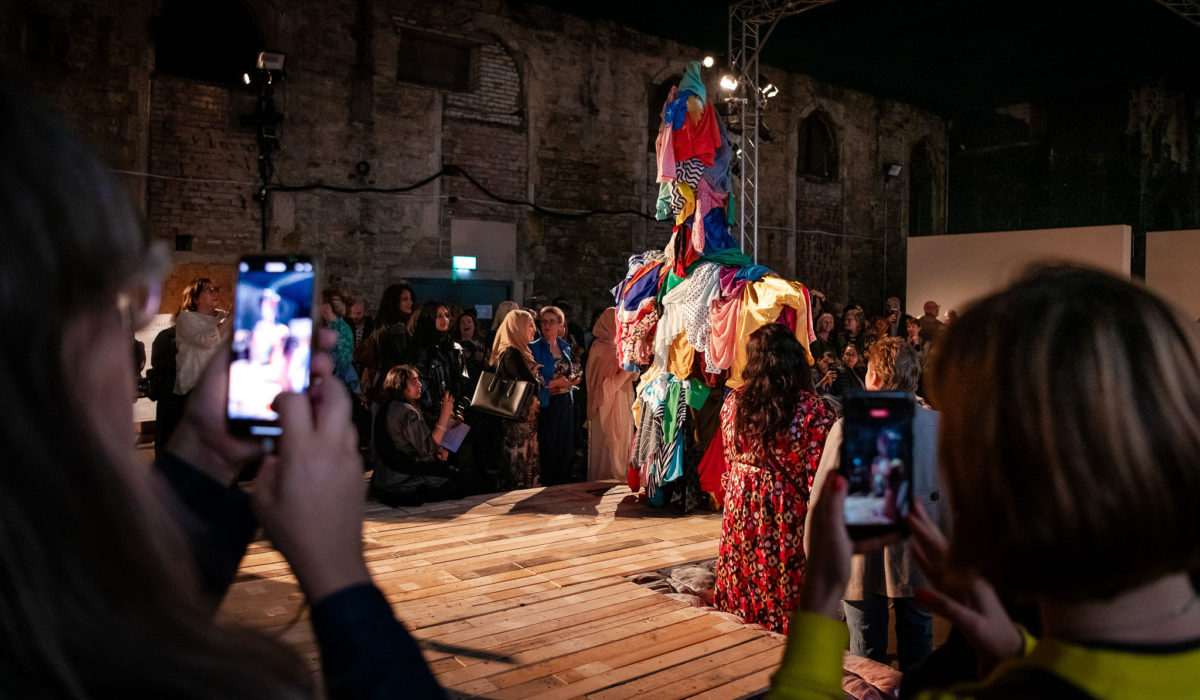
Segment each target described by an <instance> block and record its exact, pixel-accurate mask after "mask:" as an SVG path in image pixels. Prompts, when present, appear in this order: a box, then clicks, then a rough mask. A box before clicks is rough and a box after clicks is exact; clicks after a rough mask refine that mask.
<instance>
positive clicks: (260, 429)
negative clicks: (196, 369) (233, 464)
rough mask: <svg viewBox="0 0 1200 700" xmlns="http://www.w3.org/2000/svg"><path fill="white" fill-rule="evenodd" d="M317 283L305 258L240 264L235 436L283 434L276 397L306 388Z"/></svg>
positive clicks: (232, 371)
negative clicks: (275, 409)
mask: <svg viewBox="0 0 1200 700" xmlns="http://www.w3.org/2000/svg"><path fill="white" fill-rule="evenodd" d="M315 280H316V270H315V268H314V267H313V262H312V259H311V258H310V257H309V256H306V255H247V256H244V257H243V258H242V259H241V260H240V261H239V262H238V277H237V292H236V294H235V299H234V304H235V306H234V327H233V348H232V352H231V353H230V358H229V399H228V402H227V404H226V407H227V408H226V415H227V418H228V421H229V427H230V430H231V431H232V432H233V433H234V434H235V435H244V436H255V437H271V436H275V435H279V434H281V433H282V432H283V429H282V428H281V427H280V425H279V415H278V414H277V413H275V411H274V410H272V408H271V405H272V404H273V403H274V401H275V397H276V396H278V395H279V394H280V393H283V392H302V391H304V390H305V389H307V388H308V380H309V360H310V359H311V358H312V348H313V328H314V324H313V309H314V304H313V301H314V293H315V284H314V282H315Z"/></svg>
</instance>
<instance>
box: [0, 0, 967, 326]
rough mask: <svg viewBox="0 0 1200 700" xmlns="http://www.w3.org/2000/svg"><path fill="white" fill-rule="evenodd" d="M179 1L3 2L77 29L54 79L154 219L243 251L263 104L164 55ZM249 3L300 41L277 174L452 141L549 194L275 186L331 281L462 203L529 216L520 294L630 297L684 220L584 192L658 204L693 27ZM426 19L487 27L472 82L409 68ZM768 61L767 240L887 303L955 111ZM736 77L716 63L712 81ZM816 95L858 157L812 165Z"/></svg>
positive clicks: (306, 0)
mask: <svg viewBox="0 0 1200 700" xmlns="http://www.w3.org/2000/svg"><path fill="white" fill-rule="evenodd" d="M174 1H178V0H174ZM162 6H163V3H161V2H152V1H151V0H131V1H129V2H119V3H118V2H115V0H114V1H112V2H101V1H99V0H93V1H92V2H86V1H85V0H46V1H45V2H42V3H39V4H37V6H36V8H35V7H34V6H33V5H24V6H18V7H12V8H10V9H8V10H5V11H0V13H2V14H0V19H2V20H3V22H2V24H3V25H4V26H7V27H9V30H8V31H9V33H10V34H12V33H14V32H16V33H17V34H18V35H19V33H20V28H21V27H22V26H25V23H27V22H28V21H29V19H28V18H29V16H30V15H31V14H39V15H46V16H49V17H50V18H51V19H52V20H53V21H54V22H57V23H59V24H60V25H61V27H62V29H63V31H64V32H65V34H66V35H67V36H69V38H70V41H69V42H68V44H67V46H66V48H65V49H63V54H64V55H63V56H62V57H60V58H54V59H52V60H48V61H47V60H39V61H34V63H35V64H36V65H34V66H33V68H32V69H31V72H30V75H31V78H32V79H33V83H34V84H35V86H36V87H37V89H38V90H39V91H40V92H41V93H42V94H43V95H44V97H45V98H46V99H47V100H48V101H49V102H51V103H52V105H54V106H55V107H57V108H58V109H59V110H60V111H62V112H63V113H64V114H65V115H66V116H67V118H68V119H69V120H70V121H71V122H72V123H73V124H75V125H76V126H77V127H78V128H80V129H81V130H82V131H84V132H85V133H86V134H87V135H88V136H89V137H91V138H93V139H94V140H96V141H97V142H98V144H99V146H100V148H101V149H102V150H103V152H104V153H105V154H106V155H107V156H108V157H110V158H111V159H112V160H113V162H114V164H115V165H116V166H117V167H118V168H119V169H122V170H126V171H129V172H132V173H138V175H134V176H129V178H130V180H131V183H132V184H133V186H134V187H135V194H136V196H138V198H139V200H140V201H141V202H142V203H143V204H144V206H145V209H146V212H147V221H148V224H149V227H150V231H151V233H152V235H153V236H155V237H156V238H160V239H163V240H165V241H168V242H169V243H171V244H172V245H175V244H177V243H178V245H177V246H176V247H177V252H176V256H177V260H178V261H179V262H180V263H182V264H188V265H218V264H222V263H229V262H232V261H233V260H234V259H235V258H236V256H237V255H238V254H240V253H243V252H253V251H255V250H257V249H258V247H259V241H260V227H261V221H262V219H261V217H260V210H259V202H258V201H257V200H256V199H255V185H254V183H255V182H256V180H257V177H258V148H257V146H256V144H255V139H254V132H253V130H252V129H250V128H247V127H245V126H242V123H241V120H240V116H241V115H243V114H249V113H251V112H253V111H254V109H255V98H256V95H255V92H254V90H253V89H250V88H244V87H242V86H238V85H236V84H221V85H214V84H211V83H204V82H199V81H195V80H189V79H184V78H178V77H173V76H170V75H166V74H163V73H160V72H156V66H155V64H154V55H155V54H154V43H153V42H154V37H155V36H156V21H157V17H158V13H159V12H160V11H161V7H162ZM246 6H247V7H248V9H249V10H250V12H251V14H252V15H253V16H254V18H255V20H256V23H257V25H258V28H259V30H260V31H261V34H262V37H263V41H264V44H265V46H266V47H269V48H271V49H275V50H280V51H283V52H285V53H286V54H287V55H288V63H287V76H286V78H285V79H284V80H283V81H281V82H279V83H278V84H277V85H276V87H275V91H274V99H275V103H276V107H277V108H278V110H279V111H280V112H282V113H283V114H284V115H285V120H284V122H283V124H282V125H281V127H280V129H279V138H278V144H279V150H278V151H277V152H276V153H274V155H273V159H272V160H273V165H274V172H273V179H272V183H273V184H278V185H287V186H292V187H295V186H306V185H326V186H335V187H340V188H351V189H357V190H368V189H389V188H397V187H400V186H404V185H409V184H411V183H414V182H417V181H419V180H422V179H423V178H426V177H428V176H430V175H433V174H435V173H438V172H439V171H440V170H441V169H442V166H443V164H445V165H452V166H457V167H459V168H461V169H463V170H465V171H466V172H467V173H469V174H470V175H471V176H472V177H473V178H475V179H476V180H477V181H478V183H479V184H480V185H481V186H482V187H483V188H485V189H486V190H488V191H489V192H490V193H491V194H493V195H495V196H496V197H499V198H503V199H506V200H512V201H513V202H533V203H535V204H536V205H538V206H539V207H541V208H542V209H541V210H535V209H534V208H532V207H530V206H527V205H524V204H517V203H501V202H497V201H495V200H494V199H492V198H491V197H489V196H488V195H486V194H484V193H483V192H482V191H481V190H480V189H478V188H477V187H476V186H475V185H473V184H471V183H470V182H468V181H467V179H466V178H465V177H463V176H461V175H447V176H445V177H441V178H438V179H434V180H433V181H432V182H430V183H429V184H427V185H425V186H424V187H421V188H417V189H413V190H410V191H406V192H392V193H384V192H367V191H358V192H349V193H348V192H336V191H329V190H327V189H300V190H295V191H276V192H272V194H271V196H270V201H269V206H268V210H267V211H268V217H267V219H268V247H269V248H271V249H284V250H306V251H311V252H313V253H315V254H316V256H317V258H318V259H319V261H320V262H322V263H323V265H324V267H323V269H324V270H325V273H326V275H327V277H328V280H329V281H331V282H338V283H342V284H345V285H347V286H349V287H351V288H352V289H355V290H357V291H360V292H362V293H364V294H366V295H367V296H368V298H369V299H373V298H377V297H378V295H379V293H380V292H381V291H382V289H383V288H384V287H385V286H386V285H387V284H388V283H390V282H392V281H394V280H395V279H397V278H398V277H404V276H408V277H436V278H448V277H450V276H451V270H450V255H451V253H450V229H451V224H452V222H453V221H455V220H456V219H475V220H485V221H500V222H508V223H511V224H514V225H515V226H516V231H517V240H516V247H517V255H516V261H517V262H516V266H515V269H511V270H507V271H500V272H496V273H494V274H496V275H499V276H501V277H503V278H504V279H506V280H508V281H510V282H512V283H513V284H514V294H515V295H517V296H528V295H535V294H536V295H539V296H546V297H555V296H560V295H561V296H566V297H567V298H568V299H569V300H570V301H571V302H572V304H573V305H574V306H575V308H576V309H578V310H581V311H583V310H588V311H589V312H590V310H591V309H595V308H599V307H602V306H604V305H607V304H608V303H609V302H610V301H611V299H610V297H608V289H609V288H611V287H612V286H613V284H615V283H616V282H617V281H618V280H619V279H620V278H621V277H622V276H623V274H624V271H625V260H626V258H627V256H628V255H629V254H630V253H632V252H636V251H641V250H645V249H647V248H650V247H657V246H661V245H663V244H664V243H665V242H666V240H667V237H668V236H669V235H670V230H669V227H668V226H667V225H666V224H664V223H661V222H653V221H649V220H647V219H646V218H645V217H643V216H638V215H635V214H629V213H617V214H595V215H590V216H582V217H579V216H576V215H578V214H581V213H586V212H589V211H594V210H616V211H620V210H633V211H634V212H645V213H649V212H652V211H653V206H654V201H655V198H656V195H657V188H656V187H655V186H654V184H653V180H654V173H653V159H652V158H648V157H647V154H648V153H650V152H651V151H652V141H651V138H650V135H649V133H648V131H647V128H646V125H647V122H648V114H647V112H648V110H650V109H653V110H654V111H657V109H658V108H659V107H658V106H653V107H649V106H648V101H649V96H650V94H651V91H652V90H654V88H655V87H656V86H657V85H659V84H660V83H662V82H663V81H664V80H667V79H670V78H671V77H672V76H675V75H678V74H679V73H681V72H682V70H683V67H684V66H685V64H686V63H687V62H688V61H689V60H693V59H696V58H698V57H699V55H700V52H699V50H698V49H695V48H692V47H688V46H684V45H682V44H679V43H676V42H673V41H668V40H663V39H659V38H655V37H650V36H647V35H645V34H641V33H638V32H635V31H633V30H630V29H627V28H624V27H621V26H617V25H616V24H613V23H611V22H604V21H601V22H591V21H587V20H583V19H580V18H577V17H574V16H571V15H567V14H563V13H561V12H557V11H553V10H549V9H546V8H542V7H538V6H535V5H527V4H517V3H505V2H501V1H499V0H447V1H446V2H440V3H426V2H405V1H401V0H390V1H388V0H332V1H329V0H326V1H324V2H320V3H317V2H312V1H311V0H297V1H296V2H290V3H281V2H275V1H273V0H247V2H246ZM38 21H41V20H38ZM714 21H720V22H724V18H721V17H715V18H714ZM414 31H419V32H420V33H422V34H423V35H427V36H435V37H436V36H441V37H445V39H446V40H447V41H453V42H458V43H460V44H463V45H466V46H468V47H469V51H470V60H471V64H472V74H471V75H472V78H471V81H470V85H469V89H468V90H467V91H465V92H452V91H446V90H441V89H437V88H432V87H427V86H424V85H418V84H413V83H409V82H402V81H399V80H397V56H398V53H399V51H400V47H401V42H402V41H404V37H405V33H406V32H410V33H411V32H414ZM18 38H19V37H18ZM5 46H6V47H7V48H8V51H9V53H10V56H15V57H16V58H17V59H18V60H19V59H21V58H30V56H28V55H27V54H28V52H27V51H26V52H25V54H23V53H22V52H23V51H25V50H24V49H23V45H22V43H21V42H20V41H16V42H14V41H13V40H12V37H11V36H10V37H8V41H6V42H5ZM34 58H36V57H34ZM247 68H249V66H247ZM764 72H765V73H767V74H768V75H769V77H770V79H771V81H772V82H774V83H775V84H777V85H779V86H780V87H781V92H780V95H779V96H778V97H776V98H774V99H773V100H771V102H770V104H769V105H768V109H767V112H766V113H765V115H764V121H765V123H766V124H767V125H768V127H769V128H770V130H771V132H772V140H771V141H770V142H768V143H764V146H763V150H762V152H761V161H760V180H761V189H760V205H759V224H760V247H759V253H760V255H759V257H760V262H762V263H764V264H766V265H768V266H770V267H772V268H774V269H776V270H778V271H779V272H781V273H783V274H785V275H788V276H793V277H795V278H797V279H799V280H801V281H802V282H805V283H806V284H808V285H809V286H810V287H814V288H818V289H821V290H822V291H824V292H825V293H826V294H827V295H828V296H829V297H830V298H831V299H839V300H844V301H855V302H858V303H863V304H867V305H869V306H878V305H880V304H881V303H882V300H883V298H884V297H886V296H887V295H888V294H891V293H902V292H903V280H904V259H903V258H904V255H903V251H904V241H905V240H906V228H907V225H908V223H907V222H908V216H907V213H906V212H907V209H906V207H907V201H908V199H907V194H906V192H907V181H906V173H907V168H906V169H905V174H902V175H901V176H900V177H898V178H891V179H889V178H886V177H885V176H884V174H883V171H884V166H885V165H886V164H888V163H892V162H896V163H900V164H903V165H907V159H908V157H909V154H911V153H912V150H913V147H914V145H915V144H916V143H918V142H920V141H925V142H926V143H927V144H928V147H929V150H930V153H931V155H932V160H933V161H934V166H935V167H934V169H935V173H936V178H935V182H936V183H937V184H938V186H937V187H936V188H935V189H936V190H937V191H938V192H939V194H938V196H939V197H942V198H943V199H942V200H941V201H942V202H943V204H944V193H945V187H944V182H945V173H946V168H945V163H946V158H947V156H946V149H947V147H946V135H945V132H946V127H945V124H944V122H943V121H942V120H941V119H940V118H938V117H936V116H935V115H933V114H931V113H929V112H926V111H922V110H919V109H916V108H914V107H911V106H908V105H904V104H899V103H895V102H891V101H887V100H882V99H878V98H875V97H872V96H869V95H865V94H862V93H858V92H854V91H851V90H847V89H842V88H839V87H835V86H830V85H823V84H821V83H818V82H816V81H814V80H812V79H810V78H808V77H807V76H803V75H788V74H785V73H783V72H782V71H778V70H775V69H772V68H770V67H766V68H764ZM717 77H718V76H717V75H715V74H712V75H706V80H707V81H708V82H709V83H710V85H711V88H710V96H712V97H714V98H719V96H720V93H719V91H718V90H717V88H716V85H715V83H716V80H717ZM817 109H820V110H822V111H823V112H825V113H826V114H828V115H829V118H830V120H831V122H832V123H833V125H834V128H835V132H836V141H837V148H838V153H839V157H838V163H839V168H838V172H837V174H836V177H833V178H829V179H820V178H817V179H814V178H811V177H805V176H797V174H796V173H797V168H796V162H797V148H798V136H797V133H798V129H799V125H800V123H801V121H802V120H803V119H804V118H805V117H806V116H808V115H809V114H810V113H812V112H813V111H814V110H817ZM935 211H938V212H940V211H944V206H942V207H935ZM556 212H559V213H566V214H570V216H561V215H558V213H556ZM943 219H944V217H940V218H939V220H938V221H937V222H936V225H935V229H937V230H938V231H942V230H944V229H945V222H944V220H943ZM187 237H190V239H189V238H187ZM885 240H886V241H887V245H886V248H885ZM189 244H190V249H189V248H188V245H189ZM885 251H886V257H887V260H886V270H885V261H884V257H885ZM481 266H483V265H482V261H481ZM188 269H194V268H188ZM901 295H902V294H901ZM369 305H371V304H369ZM580 315H582V316H590V313H587V312H585V313H582V314H580ZM580 320H582V321H583V322H584V323H586V322H587V318H583V319H580Z"/></svg>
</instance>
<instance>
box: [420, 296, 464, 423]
mask: <svg viewBox="0 0 1200 700" xmlns="http://www.w3.org/2000/svg"><path fill="white" fill-rule="evenodd" d="M450 319H451V314H450V307H449V306H448V305H446V304H443V303H442V302H440V301H427V302H425V303H424V304H422V305H421V310H420V312H418V313H417V317H416V320H415V321H414V322H413V334H412V340H411V341H409V344H408V350H407V351H406V352H405V357H404V362H405V364H409V365H412V366H413V367H415V368H416V370H417V372H418V373H420V375H421V401H420V408H421V414H422V415H423V416H424V417H425V424H426V425H428V426H429V427H430V428H432V427H433V426H434V425H436V424H437V418H438V412H439V411H440V410H441V405H442V397H444V396H445V395H446V392H449V393H450V395H451V396H452V397H454V415H455V416H456V417H457V418H459V419H461V418H462V414H463V411H464V410H466V408H467V406H470V405H471V395H472V393H473V391H472V387H471V380H470V377H469V376H468V374H467V363H466V360H465V358H464V357H463V349H462V346H461V345H459V344H458V343H456V342H454V340H453V339H452V338H451V337H450Z"/></svg>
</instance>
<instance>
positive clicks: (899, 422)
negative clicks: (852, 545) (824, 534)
mask: <svg viewBox="0 0 1200 700" xmlns="http://www.w3.org/2000/svg"><path fill="white" fill-rule="evenodd" d="M842 407H843V411H844V415H845V419H846V420H845V423H844V425H843V439H842V454H841V465H840V466H839V468H838V473H840V474H841V475H842V476H843V477H844V478H845V479H846V483H847V492H846V505H845V516H846V527H847V529H848V530H849V531H850V538H851V539H854V540H864V539H870V538H872V537H879V536H882V535H886V534H889V533H892V532H896V531H902V530H904V516H906V515H908V511H909V509H910V508H911V507H912V497H913V493H912V483H913V478H912V477H913V475H912V468H913V457H912V441H913V437H912V435H913V425H912V423H913V413H914V411H915V410H916V407H915V404H914V402H913V398H912V395H910V394H906V393H904V392H899V391H859V392H854V393H850V394H847V395H846V397H845V399H844V401H843V404H842Z"/></svg>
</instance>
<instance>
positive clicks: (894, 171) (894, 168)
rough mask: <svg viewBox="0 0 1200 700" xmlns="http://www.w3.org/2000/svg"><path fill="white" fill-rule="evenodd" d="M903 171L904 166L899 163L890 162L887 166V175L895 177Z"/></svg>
mask: <svg viewBox="0 0 1200 700" xmlns="http://www.w3.org/2000/svg"><path fill="white" fill-rule="evenodd" d="M903 171H904V166H902V165H900V164H899V163H891V164H889V165H888V166H887V176H888V177H896V176H898V175H899V174H900V173H902V172H903Z"/></svg>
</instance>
